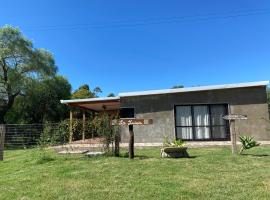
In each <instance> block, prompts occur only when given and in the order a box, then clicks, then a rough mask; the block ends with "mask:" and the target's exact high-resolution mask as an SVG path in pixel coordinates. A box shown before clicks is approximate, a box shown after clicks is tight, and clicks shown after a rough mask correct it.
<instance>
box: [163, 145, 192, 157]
mask: <svg viewBox="0 0 270 200" xmlns="http://www.w3.org/2000/svg"><path fill="white" fill-rule="evenodd" d="M160 155H161V157H162V158H189V155H188V152H187V147H164V148H162V149H161V152H160Z"/></svg>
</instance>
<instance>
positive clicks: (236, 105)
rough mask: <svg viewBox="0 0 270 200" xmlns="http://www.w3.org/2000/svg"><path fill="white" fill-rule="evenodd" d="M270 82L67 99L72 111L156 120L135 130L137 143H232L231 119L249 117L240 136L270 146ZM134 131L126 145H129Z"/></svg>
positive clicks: (124, 136) (239, 123)
mask: <svg viewBox="0 0 270 200" xmlns="http://www.w3.org/2000/svg"><path fill="white" fill-rule="evenodd" d="M268 84H269V81H260V82H249V83H237V84H225V85H211V86H198V87H187V88H177V89H165V90H151V91H140V92H127V93H119V95H118V96H117V97H106V98H91V99H72V100H62V101H61V103H63V104H67V105H69V106H75V107H80V108H82V109H89V110H93V111H96V112H101V111H102V112H103V111H107V112H120V115H122V117H126V118H141V119H153V124H151V125H144V126H136V125H135V126H134V133H135V143H162V142H163V140H164V136H167V137H168V138H171V139H174V138H179V139H182V140H187V141H226V140H230V131H232V130H231V129H232V128H230V124H229V123H231V122H230V121H227V120H224V119H223V117H224V116H225V115H228V114H238V115H245V116H247V120H236V121H235V125H234V128H235V131H236V133H237V134H244V135H249V136H253V137H254V138H255V139H256V140H259V141H269V140H270V132H269V130H268V127H269V124H270V123H269V113H268V104H267V93H266V87H267V85H268ZM128 138H129V132H128V127H122V129H121V141H122V142H128Z"/></svg>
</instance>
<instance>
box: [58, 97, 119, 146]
mask: <svg viewBox="0 0 270 200" xmlns="http://www.w3.org/2000/svg"><path fill="white" fill-rule="evenodd" d="M61 103H62V104H66V105H68V106H70V107H76V108H80V109H82V110H83V111H84V112H83V132H82V139H83V140H85V110H90V111H93V112H95V113H101V112H106V113H108V114H117V113H118V111H119V109H120V97H105V98H88V99H71V100H61ZM72 125H73V112H72V110H70V114H69V132H70V134H69V135H70V137H69V142H72V137H73V131H72Z"/></svg>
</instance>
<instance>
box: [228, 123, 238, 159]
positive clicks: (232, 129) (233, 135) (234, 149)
mask: <svg viewBox="0 0 270 200" xmlns="http://www.w3.org/2000/svg"><path fill="white" fill-rule="evenodd" d="M229 123H230V132H231V142H232V154H236V153H237V144H236V131H235V120H230V121H229Z"/></svg>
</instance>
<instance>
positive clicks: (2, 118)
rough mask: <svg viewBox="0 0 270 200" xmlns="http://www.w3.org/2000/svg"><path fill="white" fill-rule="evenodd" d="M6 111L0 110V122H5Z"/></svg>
mask: <svg viewBox="0 0 270 200" xmlns="http://www.w3.org/2000/svg"><path fill="white" fill-rule="evenodd" d="M6 113H7V112H6V111H3V110H0V124H5V115H6Z"/></svg>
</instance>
